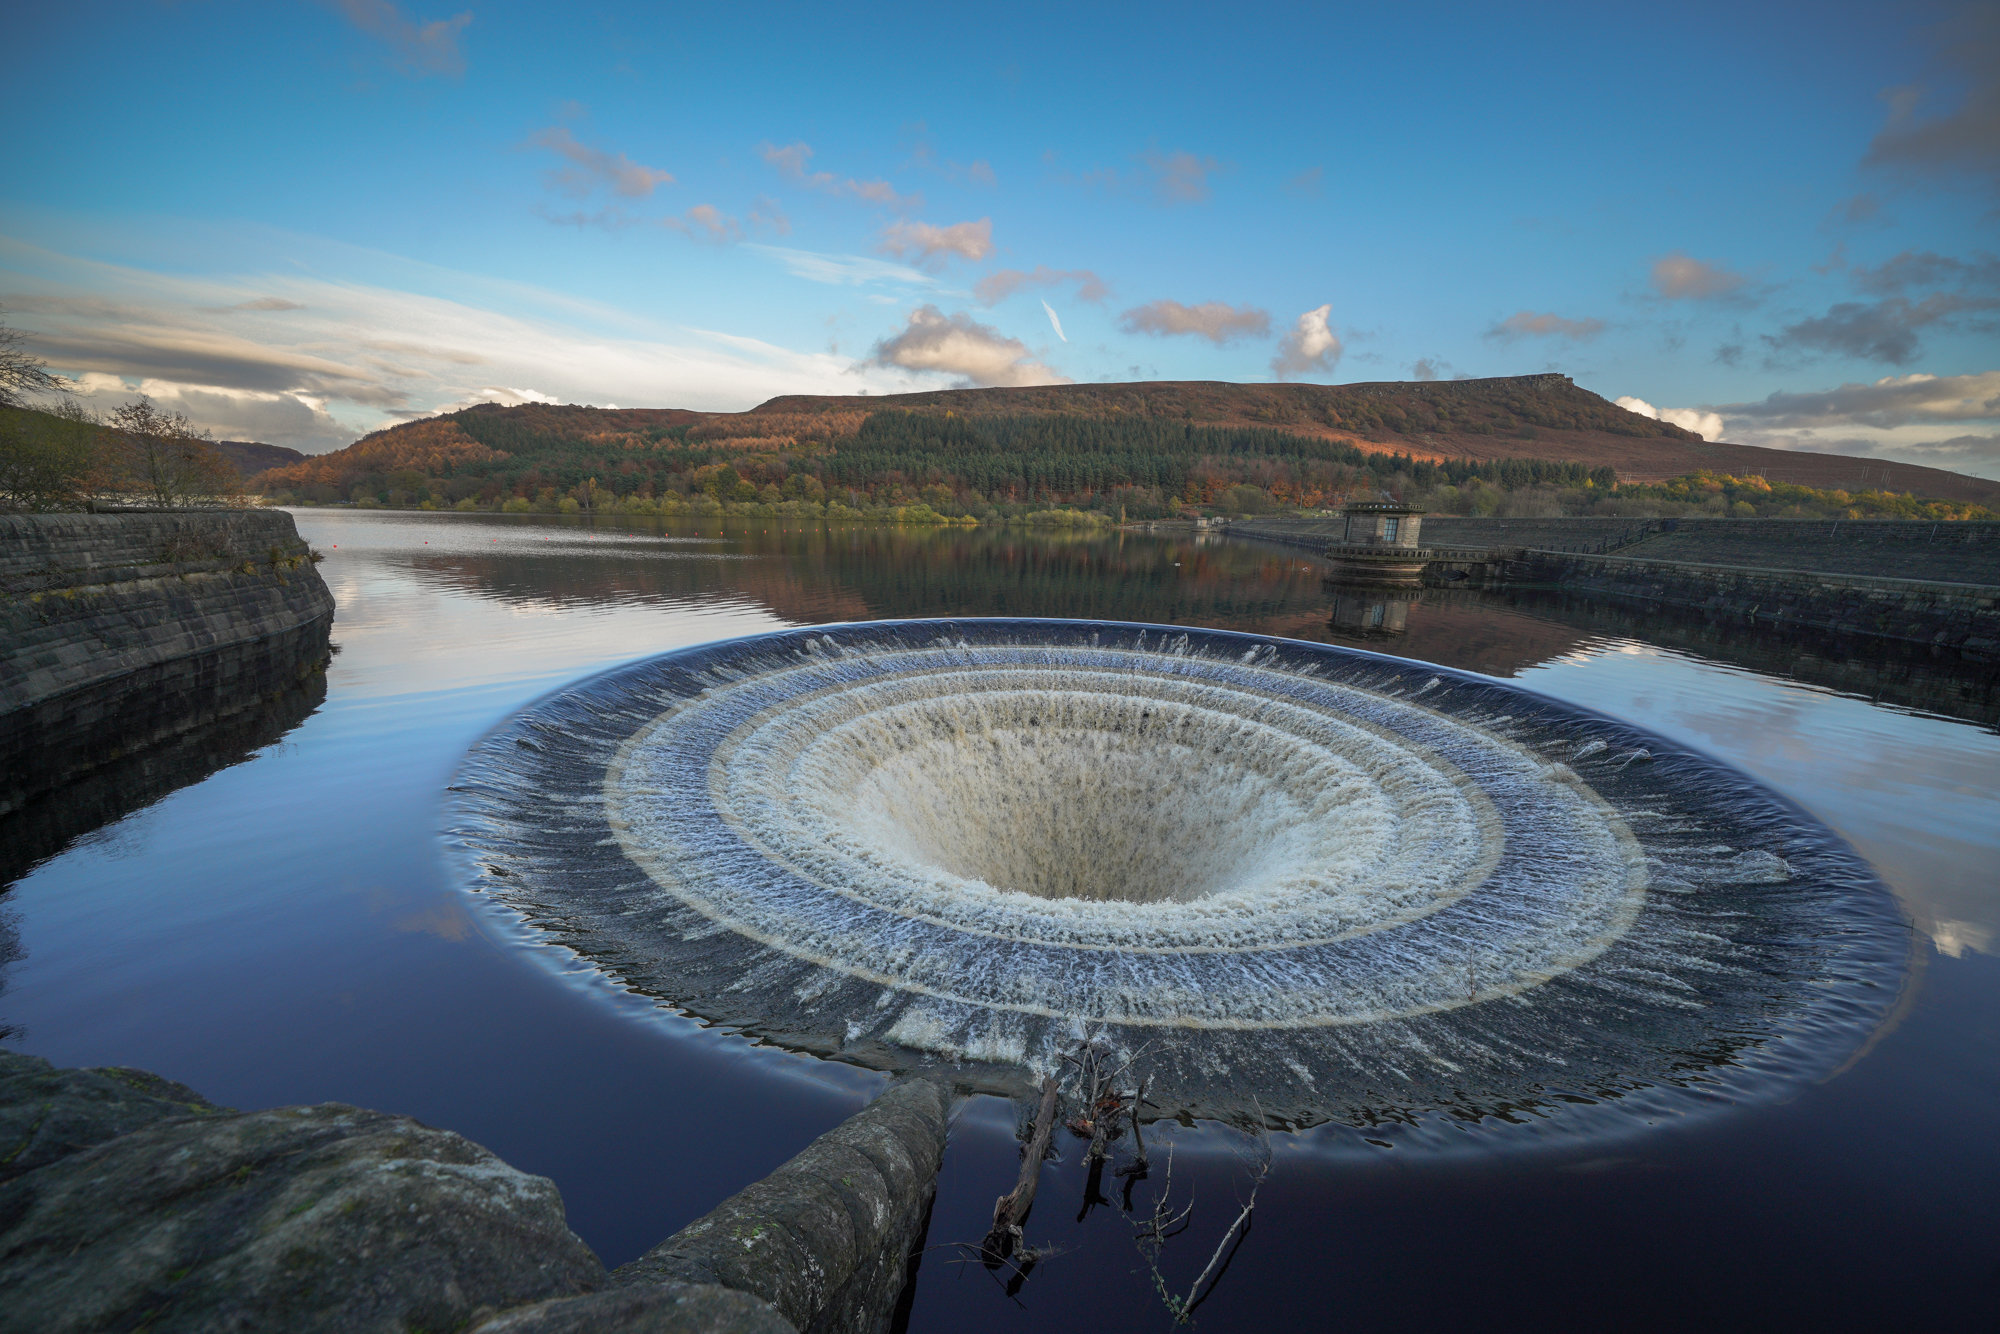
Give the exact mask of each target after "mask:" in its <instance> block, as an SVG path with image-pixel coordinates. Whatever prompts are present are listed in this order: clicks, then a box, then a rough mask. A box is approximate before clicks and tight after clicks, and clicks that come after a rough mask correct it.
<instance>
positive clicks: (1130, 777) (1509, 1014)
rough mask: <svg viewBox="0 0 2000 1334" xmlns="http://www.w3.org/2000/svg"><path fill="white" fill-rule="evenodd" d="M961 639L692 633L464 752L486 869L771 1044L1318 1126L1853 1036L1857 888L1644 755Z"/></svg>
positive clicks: (1196, 673) (1524, 722)
mask: <svg viewBox="0 0 2000 1334" xmlns="http://www.w3.org/2000/svg"><path fill="white" fill-rule="evenodd" d="M938 630H939V627H937V626H935V625H934V624H933V625H930V626H925V625H921V624H918V625H896V624H889V625H883V626H859V627H848V628H844V629H841V630H839V631H830V632H799V633H793V634H789V635H782V636H774V637H769V638H766V639H762V640H752V641H744V642H742V643H740V644H736V645H720V646H716V647H714V648H709V649H701V650H690V651H687V652H684V653H682V654H676V655H669V656H668V657H666V658H662V659H657V660H655V662H654V663H651V664H640V665H639V666H637V667H634V668H630V669H626V670H624V671H622V672H620V673H618V674H616V675H615V676H612V677H607V678H603V679H602V680H601V681H599V682H593V683H591V684H589V685H587V686H585V687H583V688H581V689H579V690H577V691H575V692H571V693H569V694H566V695H564V696H559V697H557V698H555V699H552V700H550V701H547V702H545V703H544V704H543V705H541V706H538V707H537V709H536V710H534V711H531V713H530V715H529V716H528V717H526V718H525V719H524V720H523V721H522V722H521V723H520V724H519V725H517V726H516V727H514V728H512V729H509V730H508V731H506V732H503V733H502V734H499V735H498V736H496V738H495V739H492V740H489V742H487V743H485V744H484V745H483V746H482V747H481V749H480V750H479V751H476V752H475V756H474V761H473V764H472V765H471V771H470V772H469V773H468V775H467V784H468V787H467V791H468V792H472V793H475V794H476V795H472V796H468V797H467V798H466V799H465V802H466V805H467V807H468V811H467V814H468V816H469V817H470V819H469V821H468V824H467V826H466V827H465V828H464V829H462V830H461V832H462V833H463V834H464V835H465V837H466V842H467V844H468V845H469V846H472V847H475V848H484V849H487V851H485V852H484V853H481V854H480V855H482V856H484V857H486V858H487V860H486V861H485V862H484V863H482V864H483V865H484V866H485V867H487V868H488V869H487V870H485V871H483V872H482V882H483V883H484V885H485V886H486V887H487V888H488V889H489V890H491V891H492V892H494V893H495V894H497V895H499V896H501V897H502V898H504V899H505V900H506V901H508V902H510V903H514V904H516V905H517V906H519V907H520V908H521V910H522V911H523V912H524V913H525V914H527V915H528V916H529V918H530V919H531V920H536V921H545V922H550V923H553V924H558V925H557V926H556V927H555V929H557V930H559V931H560V933H561V936H562V938H563V939H564V940H565V941H566V942H568V943H570V944H572V945H573V946H574V947H575V948H578V949H580V950H583V951H584V952H585V953H586V954H592V955H596V956H599V957H601V958H603V959H604V960H605V961H606V966H608V967H610V968H612V969H613V970H615V971H616V972H617V973H618V974H619V975H621V976H623V977H624V978H626V979H627V980H628V981H629V982H632V983H634V984H636V985H639V986H642V987H645V988H647V989H649V990H653V991H656V992H658V993H660V994H662V995H663V996H665V997H667V998H668V999H670V1000H672V1001H674V1002H675V1003H677V1004H680V1005H683V1006H686V1007H688V1008H690V1009H693V1010H694V1011H695V1012H697V1013H700V1014H703V1015H705V1016H707V1017H710V1018H714V1019H720V1020H723V1021H726V1022H729V1023H733V1024H738V1025H740V1026H742V1027H744V1028H747V1029H751V1030H753V1031H756V1032H759V1033H763V1034H766V1035H768V1036H771V1037H773V1038H774V1039H775V1040H777V1041H780V1042H783V1043H785V1044H786V1045H791V1046H795V1047H799V1048H802V1049H806V1050H814V1051H821V1052H825V1053H827V1054H838V1055H841V1056H843V1057H845V1058H847V1059H851V1060H857V1061H861V1062H863V1063H866V1064H873V1065H886V1066H892V1067H893V1066H899V1065H904V1064H908V1063H910V1061H912V1060H914V1059H921V1058H923V1057H930V1058H943V1059H946V1060H951V1061H956V1062H962V1063H965V1062H969V1063H974V1064H979V1063H984V1064H985V1065H987V1066H996V1067H1003V1068H1011V1069H1015V1070H1019V1071H1022V1072H1026V1071H1046V1070H1048V1069H1051V1068H1053V1067H1054V1065H1055V1064H1056V1053H1057V1051H1059V1050H1060V1049H1062V1048H1063V1047H1064V1046H1066V1045H1067V1044H1068V1043H1069V1042H1071V1041H1073V1040H1074V1038H1075V1036H1076V1035H1077V1034H1078V1033H1080V1032H1083V1031H1086V1030H1095V1029H1099V1028H1102V1029H1105V1030H1106V1031H1108V1032H1110V1033H1111V1034H1112V1035H1113V1037H1114V1039H1115V1040H1117V1041H1120V1042H1124V1043H1126V1044H1127V1045H1128V1046H1130V1047H1133V1048H1135V1049H1136V1048H1141V1047H1143V1048H1144V1049H1145V1050H1146V1051H1147V1052H1148V1063H1149V1065H1151V1066H1152V1068H1153V1069H1154V1071H1155V1073H1156V1074H1157V1075H1158V1076H1159V1077H1160V1090H1161V1092H1160V1096H1161V1097H1163V1098H1168V1099H1178V1100H1179V1102H1178V1105H1180V1106H1182V1107H1189V1108H1197V1109H1206V1110H1210V1111H1219V1112H1221V1113H1223V1114H1230V1115H1242V1114H1245V1113H1246V1112H1247V1111H1249V1110H1250V1109H1255V1114H1256V1115H1258V1116H1266V1115H1276V1116H1281V1117H1283V1118H1285V1119H1288V1120H1291V1121H1293V1122H1295V1123H1296V1122H1308V1121H1313V1120H1320V1119H1326V1118H1327V1117H1329V1116H1342V1117H1346V1118H1349V1119H1351V1120H1353V1121H1354V1122H1355V1123H1356V1124H1363V1123H1368V1122H1371V1121H1372V1120H1373V1119H1375V1118H1377V1117H1379V1116H1380V1115H1382V1114H1383V1113H1382V1112H1381V1110H1380V1108H1382V1107H1383V1106H1386V1105H1401V1106H1420V1105H1433V1106H1435V1105H1444V1104H1452V1105H1459V1106H1465V1105H1473V1106H1478V1105H1503V1104H1504V1105H1510V1106H1518V1105H1519V1100H1520V1099H1521V1098H1523V1097H1528V1096H1531V1091H1532V1090H1536V1089H1539V1088H1542V1087H1544V1086H1545V1085H1546V1084H1547V1083H1548V1082H1549V1081H1551V1080H1552V1079H1553V1080H1555V1081H1557V1082H1559V1083H1565V1084H1568V1083H1571V1082H1572V1081H1582V1083H1583V1085H1586V1086H1589V1087H1591V1088H1597V1087H1599V1086H1603V1087H1618V1088H1624V1089H1626V1090H1629V1089H1631V1088H1633V1087H1636V1086H1638V1084H1637V1083H1635V1081H1637V1082H1638V1083H1644V1082H1646V1081H1649V1080H1652V1079H1653V1078H1655V1075H1656V1070H1657V1069H1667V1070H1680V1071H1683V1072H1684V1071H1685V1070H1686V1069H1688V1068H1689V1067H1688V1065H1687V1062H1688V1061H1689V1060H1690V1055H1689V1053H1691V1052H1697V1051H1701V1052H1706V1053H1708V1055H1707V1056H1705V1057H1704V1058H1703V1059H1706V1060H1708V1061H1710V1062H1713V1063H1719V1064H1723V1065H1727V1064H1730V1063H1732V1062H1737V1061H1739V1060H1742V1059H1743V1057H1742V1056H1741V1055H1739V1054H1738V1053H1742V1052H1744V1051H1748V1050H1751V1049H1753V1048H1758V1047H1769V1048H1771V1049H1772V1050H1777V1049H1778V1048H1779V1047H1780V1046H1781V1045H1782V1044H1777V1043H1776V1040H1775V1037H1774V1036H1772V1035H1773V1034H1775V1032H1776V1030H1775V1028H1774V1027H1773V1025H1774V1024H1776V1023H1777V1022H1778V1021H1779V1017H1780V1016H1781V1015H1783V1016H1789V1019H1788V1020H1787V1021H1786V1022H1788V1023H1789V1024H1790V1026H1791V1028H1790V1031H1791V1033H1792V1034H1793V1037H1792V1038H1791V1039H1790V1041H1792V1042H1793V1043H1794V1045H1796V1044H1798V1043H1799V1042H1800V1041H1802V1040H1803V1036H1805V1035H1815V1034H1820V1033H1828V1034H1832V1033H1838V1034H1839V1035H1840V1036H1839V1038H1838V1039H1837V1040H1833V1041H1831V1043H1830V1045H1832V1046H1836V1047H1837V1046H1839V1045H1841V1043H1844V1042H1846V1041H1847V1037H1848V1033H1849V1030H1850V1029H1852V1028H1854V1027H1855V1025H1856V1024H1857V1023H1858V1022H1859V1017H1860V1016H1861V1015H1862V1014H1863V1012H1864V1011H1865V1010H1866V1009H1867V1004H1854V1003H1851V1001H1850V1003H1848V1004H1847V1005H1846V1008H1844V1009H1843V1008H1841V1006H1840V1005H1839V1004H1837V1003H1836V1002H1835V1001H1834V1000H1833V999H1832V995H1831V991H1830V989H1829V987H1828V985H1827V978H1828V976H1830V974H1827V972H1826V970H1827V968H1828V967H1829V966H1830V965H1829V963H1828V961H1829V960H1831V959H1833V958H1834V957H1835V955H1836V954H1837V953H1838V950H1839V949H1848V950H1861V951H1862V952H1864V953H1865V948H1864V947H1866V948H1873V945H1872V944H1871V943H1870V942H1872V941H1873V940H1874V936H1873V935H1871V931H1872V930H1873V927H1874V926H1875V925H1878V923H1876V922H1875V921H1874V919H1873V918H1869V917H1867V915H1866V914H1865V913H1864V914H1863V917H1864V918H1865V919H1866V920H1865V922H1864V928H1865V929H1859V930H1852V929H1850V930H1846V931H1845V933H1844V935H1842V936H1841V937H1840V939H1841V940H1842V941H1843V942H1845V943H1842V944H1839V945H1838V947H1837V948H1836V946H1833V945H1826V946H1822V945H1821V944H1819V943H1817V940H1816V939H1815V938H1814V932H1815V930H1816V928H1814V927H1812V926H1811V922H1812V918H1811V914H1812V913H1813V912H1814V911H1816V910H1827V911H1849V910H1850V909H1851V908H1852V905H1853V904H1854V903H1855V902H1858V901H1859V900H1858V899H1857V898H1856V892H1853V891H1852V887H1853V886H1854V885H1861V886H1863V887H1864V888H1866V887H1870V885H1871V882H1868V881H1867V879H1866V876H1865V871H1863V872H1861V873H1859V877H1858V878H1857V876H1856V873H1854V872H1853V870H1852V867H1853V866H1854V865H1855V863H1853V860H1852V858H1851V855H1849V854H1844V850H1835V851H1834V852H1828V851H1827V850H1826V849H1825V848H1824V847H1822V846H1820V845H1819V844H1816V843H1815V842H1814V839H1815V838H1816V837H1817V835H1816V833H1815V832H1814V831H1812V830H1810V829H1806V828H1802V827H1801V826H1799V825H1798V824H1797V823H1796V821H1795V820H1794V817H1793V816H1792V815H1790V814H1788V813H1785V812H1783V811H1777V810H1775V809H1772V808H1767V807H1765V806H1762V805H1759V803H1758V802H1757V801H1756V800H1749V799H1744V800H1738V799H1736V798H1734V797H1732V796H1731V795H1730V794H1731V793H1736V792H1745V793H1749V794H1750V795H1751V796H1754V793H1752V792H1751V791H1750V789H1748V788H1747V785H1745V784H1743V782H1742V780H1740V778H1738V777H1737V776H1735V775H1733V774H1728V773H1727V771H1720V770H1717V769H1715V767H1714V766H1712V765H1709V764H1708V763H1707V762H1706V761H1699V760H1697V759H1694V758H1691V757H1671V756H1670V757H1669V759H1668V760H1667V762H1666V763H1664V764H1662V763H1661V762H1659V761H1658V760H1656V758H1655V750H1658V748H1659V747H1660V745H1661V743H1659V742H1658V741H1657V739H1655V738H1649V737H1644V736H1642V735H1640V734H1637V733H1634V732H1632V731H1631V729H1628V728H1624V727H1622V726H1621V725H1618V724H1613V723H1609V722H1606V721H1604V720H1594V719H1591V718H1589V717H1588V716H1587V715H1580V714H1577V713H1575V712H1574V711H1567V710H1564V709H1563V708H1562V707H1561V706H1557V705H1554V704H1553V703H1551V702H1549V701H1542V700H1537V699H1535V698H1534V697H1532V696H1527V695H1523V694H1522V693H1521V692H1518V691H1513V690H1510V689H1509V688H1507V687H1505V686H1501V685H1499V684H1497V683H1492V682H1484V681H1479V680H1477V679H1476V678H1469V677H1464V676H1461V675H1457V674H1441V673H1440V672H1439V671H1438V670H1437V669H1430V668H1422V667H1419V666H1418V665H1416V664H1400V663H1396V662H1395V661H1394V660H1389V659H1379V658H1373V657H1370V656H1369V655H1359V654H1352V653H1346V652H1343V651H1341V650H1337V649H1327V648H1321V647H1316V646H1307V645H1286V646H1285V647H1284V648H1283V649H1282V650H1281V649H1280V648H1279V647H1277V646H1275V645H1272V644H1269V643H1264V644H1257V643H1256V642H1255V641H1248V644H1247V647H1248V651H1245V649H1246V641H1244V640H1243V639H1242V637H1238V636H1224V635H1215V634H1202V633H1200V632H1196V633H1195V634H1193V635H1190V634H1188V633H1183V632H1172V633H1161V632H1157V631H1155V630H1152V629H1148V628H1141V627H1093V626H1088V625H1078V624H1076V623H1061V622H1054V623H1050V622H1042V623H1034V622H1030V623H1021V622H1007V623H991V624H988V625H979V623H971V627H970V628H967V627H960V628H956V629H954V631H953V632H952V633H950V634H948V635H940V634H939V633H938ZM967 633H969V634H970V636H971V637H970V638H966V637H964V636H965V635H966V634H967ZM1648 746H1652V747H1654V748H1655V750H1649V749H1648V748H1647V747H1648ZM1660 753H1664V752H1663V751H1661V752H1660ZM551 784H553V785H554V786H553V787H551V786H549V785H551ZM578 785H582V786H585V787H587V788H588V789H589V790H588V791H578ZM552 790H553V791H568V792H571V793H574V795H572V796H568V797H560V798H550V797H548V796H546V795H544V794H546V793H548V792H550V791H552ZM1732 803H1733V806H1732ZM1635 831H1638V832H1635ZM1787 857H1793V858H1798V857H1804V858H1805V859H1806V863H1808V864H1810V865H1812V866H1815V867H1817V868H1819V869H1818V870H1817V871H1816V872H1814V873H1813V874H1812V875H1809V876H1808V877H1807V879H1806V881H1804V882H1795V881H1794V876H1793V863H1792V862H1789V861H1787ZM1815 877H1817V878H1816V879H1815ZM1774 886H1776V887H1780V888H1781V889H1782V890H1783V892H1778V891H1776V890H1774V889H1773V887H1774ZM1655 890H1657V891H1659V892H1657V893H1656V892H1654V891H1655ZM1862 897H1865V894H1863V895H1862ZM1827 905H1832V906H1831V907H1830V908H1829V907H1827ZM1781 919H1782V923H1781ZM1827 935H1828V937H1829V938H1832V936H1833V933H1832V932H1828V933H1827ZM1788 950H1789V951H1791V952H1792V953H1793V954H1795V955H1796V956H1797V957H1796V958H1794V959H1790V960H1788V959H1787V958H1786V957H1784V956H1785V952H1786V951H1788ZM1885 957H1887V956H1885ZM1871 958H1872V956H1871ZM1801 961H1802V962H1801ZM1870 966H1873V963H1872V962H1871V964H1870ZM1774 979H1776V980H1774ZM1871 985H1873V984H1871ZM1794 992H1795V993H1796V994H1795V995H1794ZM1869 1003H1872V1000H1871V1001H1870V1002H1869ZM1813 1006H1819V1007H1821V1008H1820V1009H1818V1010H1814V1009H1812V1007H1813ZM1120 1035H1122V1036H1120ZM1760 1035H1761V1036H1760ZM1759 1059H1760V1060H1761V1059H1762V1058H1759ZM961 1068H962V1069H968V1068H970V1067H968V1066H963V1065H962V1066H961ZM1675 1078H1676V1080H1679V1081H1682V1082H1684V1081H1685V1078H1686V1076H1685V1074H1682V1075H1677V1076H1675ZM1000 1086H1011V1085H1009V1084H1008V1081H1007V1079H1006V1078H1002V1079H1001V1080H1000ZM1163 1105H1165V1104H1163ZM1370 1108H1372V1109H1375V1110H1366V1109H1370Z"/></svg>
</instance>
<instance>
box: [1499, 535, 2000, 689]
mask: <svg viewBox="0 0 2000 1334" xmlns="http://www.w3.org/2000/svg"><path fill="white" fill-rule="evenodd" d="M1489 581H1490V582H1498V583H1502V584H1509V585H1523V584H1525V585H1528V586H1532V587H1541V588H1559V589H1562V590H1564V591H1565V592H1568V593H1572V594H1578V595H1584V596H1596V597H1600V598H1605V599H1610V600H1616V601H1620V602H1625V603H1628V604H1633V603H1636V604H1647V605H1658V606H1667V607H1675V608H1684V609H1689V610H1698V611H1703V612H1707V613H1709V614H1711V615H1716V616H1719V617H1724V618H1728V619H1734V620H1740V621H1744V622H1747V623H1752V624H1758V625H1767V626H1771V627H1775V628H1784V629H1793V630H1818V631H1824V632H1828V633H1832V634H1837V635H1846V636H1860V637H1868V638H1876V639H1889V640H1897V641H1900V642H1902V643H1907V644H1923V645H1929V646H1931V647H1934V648H1941V649H1949V650H1952V651H1954V652H1956V653H1958V654H1960V655H1961V656H1963V657H1965V658H1968V659H1971V660H1973V661H1980V662H1991V661H1995V660H2000V587H1996V586H1993V585H1982V584H1958V583H1942V582H1928V581H1924V580H1916V579H1874V578H1869V577H1866V576H1863V575H1852V574H1835V573H1811V572H1805V571H1795V570H1773V569H1763V568H1757V567H1747V566H1726V565H1707V564H1702V565H1696V564H1688V563H1682V562H1675V561H1659V560H1647V559H1642V558H1639V557H1634V556H1594V555H1583V554H1576V553H1565V552H1552V551H1529V552H1527V553H1525V554H1524V555H1523V556H1522V557H1521V558H1520V559H1518V560H1510V561H1506V562H1502V563H1500V564H1499V565H1498V566H1497V568H1496V570H1495V573H1494V574H1493V575H1489Z"/></svg>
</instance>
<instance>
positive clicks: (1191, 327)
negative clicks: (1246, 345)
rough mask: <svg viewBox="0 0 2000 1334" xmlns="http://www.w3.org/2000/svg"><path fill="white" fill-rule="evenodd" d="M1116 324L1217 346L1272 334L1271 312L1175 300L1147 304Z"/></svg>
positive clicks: (1128, 313)
mask: <svg viewBox="0 0 2000 1334" xmlns="http://www.w3.org/2000/svg"><path fill="white" fill-rule="evenodd" d="M1118 324H1119V327H1121V328H1122V329H1124V330H1125V332H1126V333H1135V334H1139V333H1143V334H1154V335H1156V336H1158V337H1161V338H1171V337H1174V336H1175V335H1178V334H1189V335H1192V336H1193V337H1196V338H1206V339H1207V340H1208V341H1209V342H1211V343H1214V344H1216V345H1217V346H1221V345H1222V344H1224V343H1232V342H1234V341H1236V340H1237V339H1239V338H1247V337H1252V336H1256V337H1262V336H1263V335H1265V334H1268V333H1270V332H1271V316H1270V312H1268V311H1263V310H1259V309H1257V308H1256V307H1255V306H1232V305H1230V304H1228V303H1227V302H1224V301H1204V302H1202V303H1201V304H1200V305H1198V306H1184V305H1182V304H1181V303H1180V302H1178V301H1165V300H1162V301H1149V302H1147V303H1146V304H1145V305H1143V306H1134V307H1133V308H1132V309H1130V310H1128V311H1126V312H1125V313H1124V314H1123V315H1120V316H1119V317H1118Z"/></svg>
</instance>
